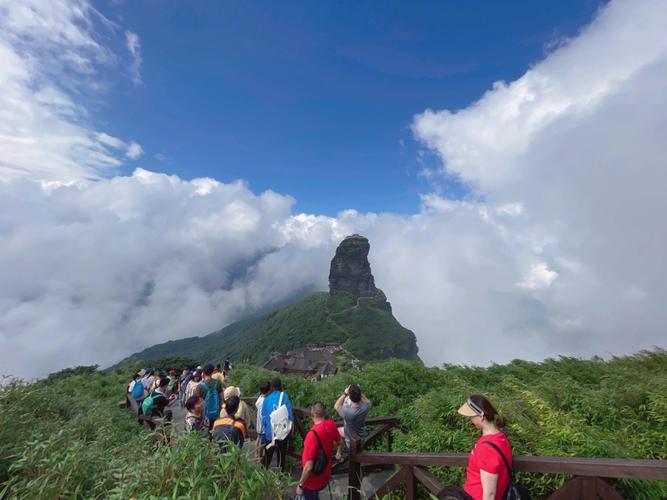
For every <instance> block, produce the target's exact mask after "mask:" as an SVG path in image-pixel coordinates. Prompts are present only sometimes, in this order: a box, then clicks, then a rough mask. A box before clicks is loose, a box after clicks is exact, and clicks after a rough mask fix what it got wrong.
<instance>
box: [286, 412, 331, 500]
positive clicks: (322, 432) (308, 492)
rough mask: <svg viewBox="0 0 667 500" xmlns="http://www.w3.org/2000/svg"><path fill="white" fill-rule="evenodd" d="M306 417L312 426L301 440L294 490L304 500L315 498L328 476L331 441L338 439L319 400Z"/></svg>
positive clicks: (314, 499)
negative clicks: (299, 470)
mask: <svg viewBox="0 0 667 500" xmlns="http://www.w3.org/2000/svg"><path fill="white" fill-rule="evenodd" d="M310 418H311V419H312V420H313V426H312V427H311V428H310V431H309V432H308V434H306V437H305V439H304V441H303V453H302V454H301V466H302V470H301V477H300V478H299V483H298V485H297V487H296V494H297V496H302V497H303V498H304V500H319V498H320V496H319V492H320V491H321V490H323V489H324V487H325V486H326V485H327V484H328V483H329V479H330V478H331V469H332V468H333V449H334V443H339V442H340V441H341V440H342V439H341V435H340V433H339V432H338V429H337V428H336V422H334V421H333V420H331V419H330V418H329V416H328V415H327V412H326V410H325V409H324V405H323V404H322V403H320V402H319V401H317V402H316V403H314V404H313V406H311V407H310Z"/></svg>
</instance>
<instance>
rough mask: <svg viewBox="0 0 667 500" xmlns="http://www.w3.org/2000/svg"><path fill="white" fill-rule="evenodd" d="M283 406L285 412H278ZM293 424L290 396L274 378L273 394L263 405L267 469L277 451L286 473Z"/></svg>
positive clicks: (272, 383)
mask: <svg viewBox="0 0 667 500" xmlns="http://www.w3.org/2000/svg"><path fill="white" fill-rule="evenodd" d="M282 406H284V407H285V410H280V411H278V410H279V408H280V407H282ZM293 422H294V415H292V403H291V402H290V400H289V396H288V395H287V393H286V392H284V391H283V384H282V382H281V381H280V379H279V378H274V379H273V380H272V381H271V392H270V393H269V394H268V395H267V396H265V398H264V402H263V403H262V431H263V433H264V443H265V444H266V452H265V453H264V460H263V464H264V467H266V468H267V469H268V468H269V467H270V466H271V460H272V459H273V453H274V450H277V454H276V456H277V459H278V467H280V469H281V470H282V471H283V472H285V470H286V466H287V464H286V461H285V458H286V457H287V443H288V441H289V437H290V434H291V431H292V424H293ZM274 430H275V431H278V432H274Z"/></svg>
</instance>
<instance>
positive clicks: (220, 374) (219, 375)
mask: <svg viewBox="0 0 667 500" xmlns="http://www.w3.org/2000/svg"><path fill="white" fill-rule="evenodd" d="M211 376H212V377H213V378H214V379H215V380H217V381H218V382H220V385H221V386H222V387H225V374H224V373H223V372H222V370H221V369H220V363H218V364H217V366H216V367H215V370H213V375H211Z"/></svg>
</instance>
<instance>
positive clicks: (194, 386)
mask: <svg viewBox="0 0 667 500" xmlns="http://www.w3.org/2000/svg"><path fill="white" fill-rule="evenodd" d="M199 382H201V370H195V371H194V373H193V374H192V378H191V379H190V381H189V382H188V385H187V386H186V387H185V394H184V396H183V397H184V399H185V401H187V400H188V399H190V398H191V397H192V396H195V395H197V394H198V392H199Z"/></svg>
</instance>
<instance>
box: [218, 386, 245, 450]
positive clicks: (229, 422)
mask: <svg viewBox="0 0 667 500" xmlns="http://www.w3.org/2000/svg"><path fill="white" fill-rule="evenodd" d="M240 402H241V399H240V398H239V397H238V396H231V397H229V398H228V399H225V408H227V413H226V414H225V415H224V416H222V417H220V418H219V419H217V420H216V421H215V422H214V423H213V430H212V432H211V434H212V436H213V439H214V440H215V442H216V443H218V446H220V451H221V452H223V453H225V452H226V451H227V450H228V449H229V444H230V443H234V444H238V445H239V448H243V443H244V442H245V439H246V437H247V436H248V430H247V427H246V424H245V421H244V420H243V419H242V418H237V417H236V416H235V415H236V412H237V411H238V409H239V403H240Z"/></svg>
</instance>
